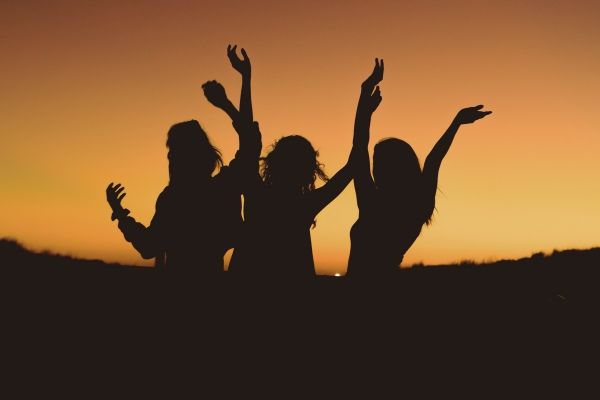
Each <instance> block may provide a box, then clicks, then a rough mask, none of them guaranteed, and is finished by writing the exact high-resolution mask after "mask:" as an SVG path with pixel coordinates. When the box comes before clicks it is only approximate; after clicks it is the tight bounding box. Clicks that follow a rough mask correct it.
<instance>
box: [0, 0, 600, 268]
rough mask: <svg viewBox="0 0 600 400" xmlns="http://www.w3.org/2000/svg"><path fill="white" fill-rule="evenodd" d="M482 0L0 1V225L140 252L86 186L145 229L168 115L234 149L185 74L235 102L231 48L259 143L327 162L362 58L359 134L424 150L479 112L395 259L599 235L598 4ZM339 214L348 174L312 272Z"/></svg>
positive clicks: (541, 245) (339, 261)
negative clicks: (239, 63)
mask: <svg viewBox="0 0 600 400" xmlns="http://www.w3.org/2000/svg"><path fill="white" fill-rule="evenodd" d="M38 3H42V4H38ZM109 3H112V4H109ZM122 3H128V4H126V5H123V4H122ZM294 3H295V4H294ZM323 3H327V4H325V5H324V4H323ZM495 3H498V4H492V2H481V1H452V2H450V1H447V2H442V1H407V2H402V1H369V2H366V1H331V2H324V1H303V2H281V1H258V0H257V1H252V2H249V1H229V2H228V1H212V2H209V1H205V2H204V1H171V2H162V1H135V2H133V1H132V2H120V1H119V2H117V1H114V2H92V1H89V2H85V1H84V2H82V1H58V0H57V1H53V2H28V1H13V2H2V3H1V4H0V24H1V25H0V26H1V28H0V29H1V32H2V35H0V54H2V62H1V63H0V69H1V70H0V96H1V97H2V101H1V106H0V134H1V135H2V146H1V147H0V183H1V185H0V190H1V200H0V201H1V206H2V211H1V212H0V236H10V237H14V238H17V239H19V240H21V241H23V242H24V243H25V244H26V245H28V246H30V247H33V248H35V249H51V250H53V251H57V252H63V253H69V254H73V255H76V256H82V257H94V258H101V259H104V260H107V261H120V262H128V263H137V264H142V260H141V258H140V257H139V256H138V254H137V253H136V252H135V250H133V248H131V247H130V245H129V244H128V243H126V242H125V241H124V240H123V238H122V235H121V233H120V232H119V231H118V229H117V227H116V225H115V224H114V223H111V222H110V211H109V207H108V205H107V204H106V202H105V195H104V188H105V187H106V185H107V183H108V182H110V181H119V182H122V183H124V184H125V186H126V188H127V192H128V195H127V197H126V198H125V201H124V202H125V205H126V207H127V208H129V209H131V210H132V212H133V215H134V216H136V218H138V219H139V220H140V221H142V222H144V223H148V222H149V220H150V218H151V217H152V214H153V211H154V203H155V200H156V197H157V195H158V193H160V191H161V190H162V188H163V187H164V186H165V185H166V183H167V178H168V174H167V160H166V149H165V138H166V132H167V130H168V128H169V127H170V125H172V124H173V123H175V122H178V121H182V120H188V119H191V118H195V119H198V120H199V121H200V123H201V124H202V125H203V126H204V127H205V129H206V130H207V132H208V133H209V135H210V136H211V138H212V140H213V142H214V143H215V144H216V145H217V146H218V147H219V148H221V149H222V151H223V154H224V156H225V159H227V160H228V159H230V158H231V157H232V156H233V154H234V152H235V146H237V137H236V135H235V133H234V131H233V129H232V128H231V125H230V123H229V122H228V120H227V118H226V116H225V115H224V114H223V113H221V112H219V111H217V110H215V109H214V108H212V106H210V105H209V104H208V103H207V102H206V101H205V99H204V97H203V95H202V92H201V89H200V85H201V83H202V82H204V81H205V80H208V79H217V80H220V81H221V82H222V83H223V84H224V85H225V87H226V88H227V90H228V93H229V94H230V97H232V98H234V99H236V100H237V98H238V96H239V87H240V80H239V78H238V76H237V74H236V73H235V71H233V70H232V69H231V68H230V66H229V63H228V60H227V58H226V55H225V49H226V46H227V44H228V43H238V44H239V45H241V46H243V47H245V48H246V49H247V50H248V52H249V54H250V57H251V59H252V64H253V97H254V111H255V118H256V119H257V120H259V121H260V123H261V128H262V131H263V143H265V144H270V143H271V142H272V141H273V140H274V139H276V138H278V137H280V136H282V135H286V134H291V133H297V134H301V135H304V136H306V137H307V138H308V139H309V140H311V141H312V143H313V144H314V145H315V147H317V148H318V149H319V150H320V153H321V161H323V162H324V163H325V165H326V170H327V171H328V172H329V173H330V174H333V173H334V172H335V171H336V170H337V168H339V167H341V166H342V165H343V163H344V162H345V160H346V158H347V154H348V151H349V150H350V146H351V140H352V125H353V119H354V112H355V107H356V101H357V97H358V92H359V87H360V83H361V82H362V80H363V79H364V78H365V77H366V76H367V74H368V73H369V72H370V71H371V69H372V63H373V58H374V57H376V56H377V57H382V58H384V59H385V64H386V70H385V79H384V82H383V83H382V85H381V90H382V94H383V98H384V99H383V103H382V105H381V106H380V107H379V109H378V111H377V113H376V115H375V116H374V119H373V126H372V132H373V133H372V144H374V143H375V142H376V141H378V140H380V139H381V138H384V137H388V136H397V137H401V138H403V139H405V140H407V141H408V142H409V143H411V144H412V145H413V147H414V148H415V150H416V152H417V154H418V155H419V157H420V158H421V160H423V159H424V158H425V156H426V155H427V153H428V151H429V150H430V149H431V147H432V146H433V144H434V143H435V141H436V140H437V139H438V138H439V136H440V135H441V134H442V133H443V132H444V130H445V129H446V127H447V126H448V124H449V123H450V121H451V119H452V118H453V116H454V114H455V112H456V111H457V110H458V109H460V108H461V107H464V106H470V105H475V104H479V103H482V104H485V105H486V107H487V108H488V109H491V110H493V111H494V114H492V115H491V116H490V117H488V118H486V119H484V120H482V121H479V122H478V123H475V124H473V125H470V126H466V127H464V128H463V129H461V131H460V132H459V135H458V136H457V138H456V140H455V142H454V145H453V148H452V149H451V150H450V152H449V154H448V156H447V157H446V160H445V161H444V164H443V166H442V170H441V174H440V183H439V187H440V190H441V191H440V192H439V193H438V197H437V209H438V212H437V213H436V214H435V216H434V224H433V225H432V226H431V227H429V228H425V229H424V230H423V233H422V235H421V237H420V238H419V239H418V240H417V242H416V243H415V245H414V246H413V247H412V248H411V249H410V250H409V252H408V253H407V255H406V257H405V264H406V265H410V264H412V263H415V262H421V261H422V262H425V263H443V262H451V261H456V260H461V259H474V260H489V259H498V258H508V257H520V256H526V255H529V254H530V253H531V252H534V251H539V250H545V251H548V250H552V249H555V248H570V247H589V246H594V245H599V244H600V213H599V212H598V205H599V204H600V179H598V176H599V174H600V157H598V156H597V155H598V154H599V153H600V132H599V128H600V112H598V110H597V107H598V106H599V105H600V101H598V100H599V99H598V97H599V96H600V95H599V94H600V41H598V38H600V24H598V21H599V20H600V2H587V1H586V2H584V1H581V2H574V1H530V2H523V1H502V2H495ZM356 217H357V209H356V204H355V199H354V193H353V190H352V186H351V185H350V187H349V188H348V189H347V190H346V191H345V192H344V193H343V194H342V195H341V196H340V197H339V198H338V199H337V200H336V201H335V202H334V203H332V204H331V205H330V206H329V207H328V208H327V209H326V210H325V211H323V212H322V214H321V215H320V216H319V217H318V225H317V228H316V229H315V230H314V231H313V233H312V237H313V250H314V255H315V262H316V265H317V269H318V271H319V272H320V273H334V272H342V273H343V272H344V271H345V265H346V261H347V257H348V251H349V230H350V227H351V225H352V224H353V223H354V221H355V220H356Z"/></svg>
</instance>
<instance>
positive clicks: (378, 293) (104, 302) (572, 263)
mask: <svg viewBox="0 0 600 400" xmlns="http://www.w3.org/2000/svg"><path fill="white" fill-rule="evenodd" d="M0 243H1V244H2V246H0V248H1V250H2V251H1V252H0V266H1V267H2V277H1V288H2V292H1V296H2V298H1V304H2V310H1V311H2V331H3V332H2V342H3V343H4V345H5V346H4V347H5V350H7V351H8V352H5V353H6V354H5V360H10V363H11V366H12V369H13V370H15V371H22V372H24V373H26V374H30V373H35V371H37V372H43V375H46V374H47V373H49V372H52V373H58V374H59V375H60V374H61V373H62V372H60V371H63V370H62V368H66V369H65V370H64V371H65V372H64V373H65V374H68V376H69V377H70V379H72V377H73V376H77V377H78V378H77V379H82V380H84V381H85V380H87V379H92V380H94V381H95V380H96V379H97V378H98V377H99V375H97V374H98V370H100V371H104V372H105V373H106V375H105V376H104V375H103V377H104V378H106V379H109V380H114V379H119V377H121V378H122V377H123V376H130V374H132V373H133V372H136V373H139V372H141V371H143V374H144V375H145V376H153V375H154V374H158V375H159V376H160V375H162V374H165V373H168V372H174V371H177V374H178V376H180V377H181V379H187V378H186V377H187V374H192V376H191V378H190V379H192V378H193V377H196V378H198V377H202V376H203V375H202V374H201V373H200V372H198V370H199V369H205V368H208V369H209V370H211V371H213V372H216V375H217V379H225V378H226V377H228V376H230V374H234V375H237V374H241V376H245V377H246V378H248V379H251V380H256V379H259V380H260V379H265V380H267V381H269V382H271V381H272V380H278V379H285V378H286V377H287V378H290V377H297V376H298V375H297V374H298V373H309V375H310V376H311V378H310V379H311V382H312V381H313V380H314V379H319V378H326V379H329V377H330V375H331V374H335V373H336V372H337V373H339V372H341V371H347V370H349V371H350V372H353V373H359V375H360V374H362V373H368V372H374V373H376V374H377V375H381V374H386V373H390V374H393V375H394V376H395V378H393V379H399V375H398V374H400V372H399V368H401V367H405V368H408V370H410V371H412V373H417V374H418V375H421V374H431V373H433V372H432V371H433V370H437V369H439V368H442V370H443V371H444V373H457V370H456V368H458V366H459V365H463V364H464V363H466V364H467V365H469V368H468V371H469V372H468V373H469V374H477V373H483V371H489V369H490V368H501V369H502V371H504V373H507V374H514V373H515V372H516V371H520V370H523V369H524V370H525V371H529V373H530V372H532V371H537V372H539V371H542V370H543V371H545V372H544V374H545V376H546V377H548V376H550V375H548V374H552V373H556V372H560V373H559V375H560V374H563V373H565V372H567V371H569V372H573V368H578V367H580V366H582V365H585V363H586V362H587V361H594V362H595V360H596V358H595V354H594V352H593V351H592V350H593V349H594V348H595V346H594V345H595V343H596V342H597V340H598V339H597V337H596V333H597V329H596V328H595V327H596V325H598V323H597V319H598V314H599V313H598V311H599V310H600V290H598V283H599V280H598V278H599V276H600V274H599V273H598V271H599V268H600V249H592V250H585V251H565V252H560V253H554V254H553V255H551V256H543V255H536V256H534V257H532V258H528V259H523V260H518V261H506V262H499V263H495V264H489V265H478V266H473V265H460V266H446V267H421V268H411V269H406V270H402V271H399V272H398V274H397V276H394V277H390V278H388V279H386V280H384V281H370V282H353V281H350V280H348V279H345V278H333V277H319V278H318V279H316V280H315V281H313V282H305V283H303V284H291V283H289V282H287V283H286V282H277V281H270V282H264V281H262V282H244V281H237V280H235V279H233V278H232V277H230V276H227V274H225V275H224V276H223V277H222V278H221V279H219V280H211V281H202V280H194V279H177V278H175V277H171V276H168V275H164V274H159V273H156V272H155V271H153V270H152V269H140V268H131V267H123V266H118V265H107V264H104V263H102V262H99V261H83V260H74V259H70V258H68V257H60V256H52V255H48V254H34V253H30V252H27V251H26V250H23V249H22V248H20V247H19V246H18V245H16V244H14V243H13V242H7V241H2V242H0ZM8 354H10V355H8ZM388 365H389V367H388ZM65 366H66V367H65ZM188 366H189V367H188ZM461 368H462V367H461ZM91 371H94V372H91ZM292 371H294V372H292ZM300 371H302V372H300ZM464 371H465V373H467V372H466V370H464ZM586 371H588V370H586ZM438 372H440V371H439V370H438ZM198 374H200V375H198ZM484 375H485V373H484ZM577 375H579V376H582V375H581V374H580V371H578V372H577ZM194 379H195V378H194ZM211 379H212V378H211ZM549 384H552V382H546V383H545V385H546V386H547V385H549Z"/></svg>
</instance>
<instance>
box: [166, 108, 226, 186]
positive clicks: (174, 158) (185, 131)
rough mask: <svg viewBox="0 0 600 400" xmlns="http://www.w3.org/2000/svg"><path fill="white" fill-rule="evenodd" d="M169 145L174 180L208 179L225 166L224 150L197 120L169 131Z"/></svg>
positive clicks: (179, 124)
mask: <svg viewBox="0 0 600 400" xmlns="http://www.w3.org/2000/svg"><path fill="white" fill-rule="evenodd" d="M167 148H168V149H169V153H168V158H169V178H170V180H171V182H173V181H182V182H185V181H190V180H197V179H207V178H210V177H211V176H212V174H213V172H214V171H215V169H217V167H220V166H221V165H223V160H222V159H221V153H220V152H219V150H217V149H216V148H215V147H214V146H213V145H212V144H211V143H210V140H209V139H208V135H207V134H206V132H204V129H202V127H201V126H200V124H199V123H198V121H196V120H191V121H185V122H180V123H178V124H175V125H173V126H172V127H171V129H169V133H167Z"/></svg>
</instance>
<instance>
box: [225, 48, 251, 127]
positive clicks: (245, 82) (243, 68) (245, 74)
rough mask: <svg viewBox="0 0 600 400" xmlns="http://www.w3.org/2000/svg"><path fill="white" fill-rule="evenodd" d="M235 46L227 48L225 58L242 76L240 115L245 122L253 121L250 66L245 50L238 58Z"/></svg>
mask: <svg viewBox="0 0 600 400" xmlns="http://www.w3.org/2000/svg"><path fill="white" fill-rule="evenodd" d="M236 49H237V45H236V46H233V47H232V46H231V45H229V46H227V57H228V58H229V62H231V66H232V67H233V68H234V69H235V70H236V71H237V72H239V73H240V75H242V92H241V94H240V113H241V114H242V115H243V117H244V118H245V119H246V121H253V120H254V116H253V113H252V91H251V85H250V81H251V78H252V66H251V65H250V58H249V57H248V54H247V53H246V50H245V49H242V50H241V53H242V57H243V58H239V57H238V55H237V52H236Z"/></svg>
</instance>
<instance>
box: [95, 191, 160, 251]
mask: <svg viewBox="0 0 600 400" xmlns="http://www.w3.org/2000/svg"><path fill="white" fill-rule="evenodd" d="M124 190H125V187H123V186H122V185H121V184H120V183H119V184H117V185H114V184H113V183H112V182H111V183H110V184H109V185H108V187H107V188H106V200H107V201H108V204H109V205H110V207H111V209H112V216H111V219H112V220H113V221H114V220H115V219H116V220H118V221H119V229H120V230H121V232H122V233H123V236H124V237H125V240H127V241H128V242H130V243H131V244H132V245H133V247H134V248H135V249H136V250H137V251H138V252H139V253H140V255H141V256H142V258H146V259H148V258H154V257H160V256H161V255H162V254H163V252H164V246H163V243H162V240H160V230H161V229H160V224H161V219H162V218H161V211H160V209H161V208H162V206H161V205H160V203H161V196H162V194H161V196H159V199H158V200H157V202H156V212H155V214H154V217H153V218H152V221H151V222H150V225H149V226H148V227H145V226H144V225H143V224H141V223H139V222H137V221H136V220H135V219H133V218H132V217H130V216H129V210H127V209H125V208H123V206H122V205H121V201H122V200H123V198H124V197H125V192H124Z"/></svg>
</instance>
